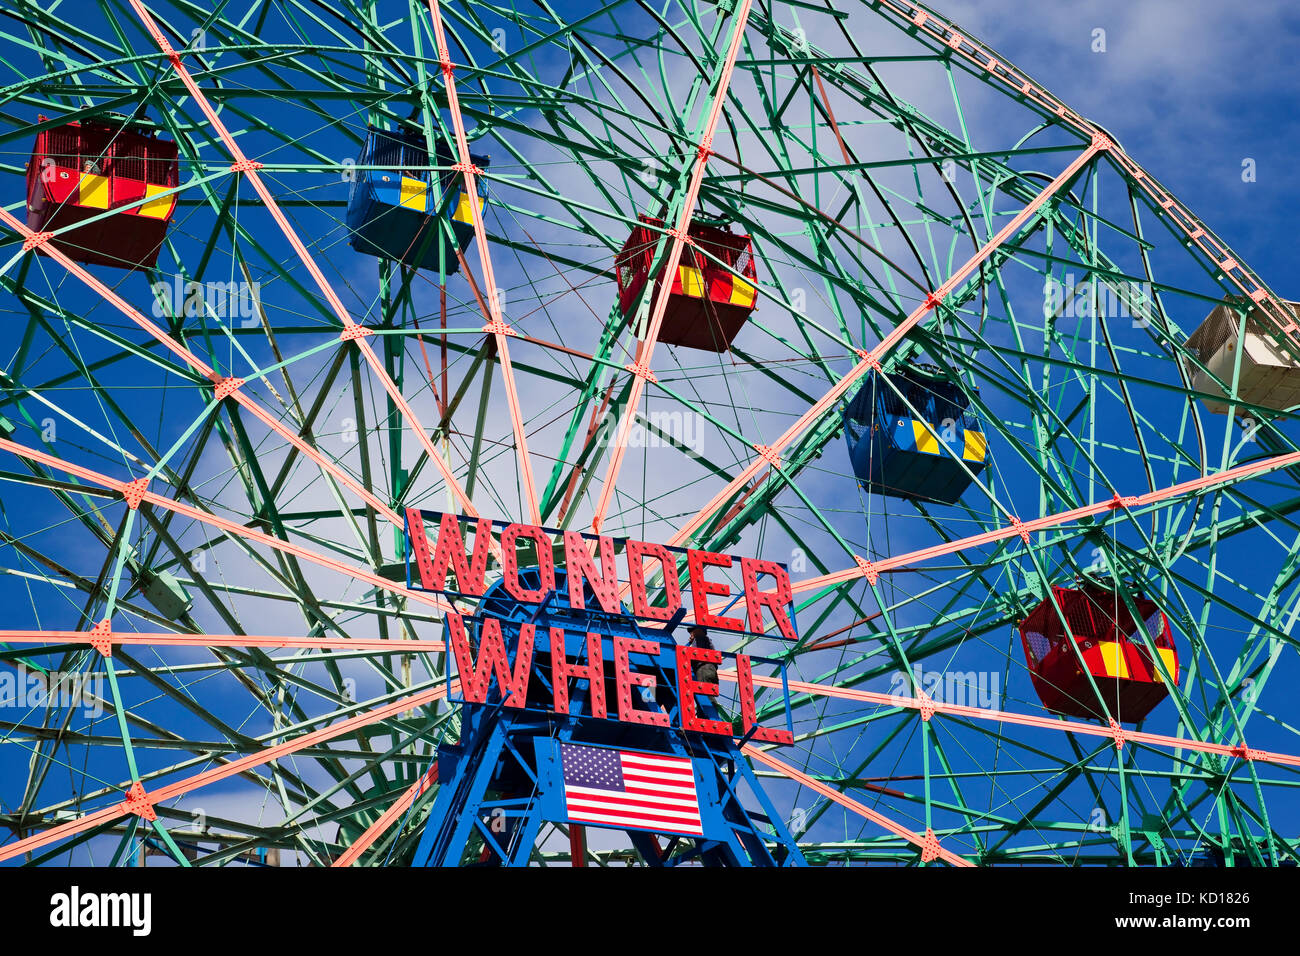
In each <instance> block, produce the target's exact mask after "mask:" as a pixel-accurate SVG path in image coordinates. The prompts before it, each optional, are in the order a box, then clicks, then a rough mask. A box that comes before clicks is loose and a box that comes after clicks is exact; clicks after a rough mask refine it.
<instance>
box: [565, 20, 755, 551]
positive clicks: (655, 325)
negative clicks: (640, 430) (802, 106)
mask: <svg viewBox="0 0 1300 956" xmlns="http://www.w3.org/2000/svg"><path fill="white" fill-rule="evenodd" d="M750 6H751V0H740V3H739V5H738V6H737V7H736V10H735V12H734V14H733V17H734V22H733V24H732V28H731V29H732V34H731V43H730V45H729V46H728V47H727V56H726V59H725V61H724V62H723V66H722V72H721V73H720V74H719V76H718V89H717V92H716V93H715V94H714V96H713V102H712V103H711V104H710V107H709V116H708V120H707V121H706V122H705V124H704V138H703V140H702V141H701V142H700V145H699V148H698V150H697V152H696V158H695V168H694V169H693V170H692V172H691V179H690V183H689V184H688V186H687V189H686V198H685V200H684V202H683V204H682V211H681V215H680V216H679V218H678V220H677V227H676V228H675V229H670V230H668V234H669V236H671V237H672V243H671V245H670V246H669V248H668V262H667V263H666V264H665V265H664V268H663V273H662V275H663V276H664V281H663V282H661V283H660V284H659V286H658V289H657V291H656V292H655V299H654V308H653V311H652V312H651V315H650V327H649V328H648V329H647V330H646V337H645V340H644V341H642V342H639V343H638V344H637V352H636V360H635V361H634V362H633V363H632V364H631V365H629V366H628V371H630V372H631V373H632V387H631V389H630V390H629V392H628V398H627V407H626V408H624V409H623V413H622V415H621V417H620V418H619V423H618V430H617V431H616V432H615V433H614V444H613V448H612V450H611V452H610V459H609V467H608V469H607V470H606V472H605V484H604V486H603V487H602V488H601V492H600V500H599V501H598V502H597V504H596V514H595V517H594V518H593V519H592V522H591V527H592V530H593V531H595V532H597V533H599V532H600V528H601V525H602V524H604V521H605V516H606V514H607V513H608V511H609V504H610V501H612V500H613V497H614V489H615V487H616V486H617V484H618V473H619V470H620V469H621V468H622V465H623V456H624V454H625V453H626V451H627V436H628V432H629V431H630V430H631V428H632V422H633V420H634V419H635V416H636V410H637V407H638V406H639V405H640V403H641V394H642V392H643V391H644V390H645V385H646V382H647V381H650V380H652V379H653V377H654V373H653V372H652V371H651V368H652V366H651V364H650V363H651V359H652V358H653V356H654V351H655V345H656V344H657V343H658V341H659V331H660V329H661V327H662V326H663V321H664V315H665V314H666V313H667V311H668V302H669V300H670V299H671V298H672V287H673V281H672V277H673V276H675V275H676V274H677V266H678V264H679V263H680V262H681V259H682V246H683V245H684V244H685V243H686V242H688V241H690V240H689V231H690V227H691V219H692V218H693V217H694V215H695V204H696V202H697V200H698V198H699V193H700V185H701V184H702V183H703V182H704V168H705V165H706V164H707V163H708V161H709V155H710V154H711V153H712V152H713V135H714V133H715V132H716V130H717V126H718V118H719V117H720V116H721V115H722V105H723V103H725V102H726V99H727V90H728V88H729V87H730V85H731V75H732V73H733V71H734V70H735V67H736V56H737V54H738V53H739V52H740V43H741V40H743V39H744V34H745V24H746V23H747V22H748V21H749V9H750Z"/></svg>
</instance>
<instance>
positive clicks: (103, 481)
mask: <svg viewBox="0 0 1300 956" xmlns="http://www.w3.org/2000/svg"><path fill="white" fill-rule="evenodd" d="M0 450H3V451H9V452H12V453H13V454H15V455H18V456H19V457H20V458H26V459H29V460H30V461H37V462H40V463H41V464H43V465H47V466H49V467H50V468H57V469H59V470H60V471H65V472H67V473H68V474H71V475H76V476H77V477H78V478H83V479H85V480H86V481H90V482H93V483H94V484H97V485H99V486H101V487H103V488H109V489H111V490H113V491H116V492H118V493H120V494H122V495H123V496H125V495H127V494H128V486H129V485H133V484H134V483H131V482H125V481H118V480H117V479H116V478H110V477H108V476H107V475H101V474H100V473H99V472H97V471H93V470H92V469H90V468H85V467H83V466H81V465H74V464H73V463H72V462H68V461H64V460H63V459H61V458H57V457H55V456H54V455H50V454H47V453H46V452H43V451H37V450H36V449H34V448H28V447H27V446H25V445H19V444H18V443H17V442H11V441H9V440H8V439H4V438H0ZM132 491H133V493H134V494H138V495H139V501H142V502H144V501H147V502H149V504H151V505H154V506H156V507H159V508H163V509H165V510H167V511H172V512H175V513H176V514H179V515H184V516H185V517H187V518H192V519H193V520H195V521H201V522H203V523H204V524H207V525H211V526H212V527H214V528H220V529H221V530H222V531H225V532H227V533H228V534H233V535H236V536H238V537H241V538H245V539H247V540H249V541H256V542H258V543H259V544H263V545H266V547H268V548H274V549H276V550H277V551H283V552H284V553H285V554H292V555H294V556H295V557H298V558H302V559H303V560H304V561H310V562H311V563H313V564H317V565H320V566H321V567H323V568H328V569H329V570H331V571H337V572H339V573H340V574H344V575H347V576H348V577H350V578H355V579H356V580H358V581H364V582H365V583H367V584H369V585H371V586H372V587H376V588H381V589H383V590H385V591H390V592H391V593H393V594H399V595H401V596H402V597H405V598H408V599H409V600H412V601H416V602H417V603H419V604H424V605H428V606H429V607H433V608H437V609H438V610H440V611H449V610H454V609H453V608H452V606H451V605H450V604H448V603H447V602H445V601H440V600H438V599H437V598H435V597H433V596H432V595H430V594H428V593H426V592H423V591H412V590H410V589H408V588H404V587H402V586H401V585H400V584H396V583H394V582H393V581H389V580H388V579H387V578H381V577H380V576H379V575H377V574H373V573H371V572H370V571H367V570H365V569H364V568H357V567H353V566H350V565H347V564H344V563H343V562H342V561H337V560H335V559H334V558H330V557H327V556H326V555H323V554H319V553H317V552H315V551H312V550H311V549H310V548H304V547H303V546H302V545H298V544H293V543H292V542H289V541H284V540H283V539H281V538H275V537H272V536H271V535H269V534H264V533H263V532H261V531H256V530H254V529H252V528H247V527H245V526H244V525H242V524H239V523H238V522H237V521H230V520H228V519H226V518H221V517H218V516H217V515H213V514H208V513H207V512H206V511H200V510H199V509H198V508H192V507H190V506H189V505H187V504H183V503H181V502H179V501H174V500H173V499H171V498H168V497H166V496H164V495H160V494H156V493H155V492H152V491H148V490H147V489H146V490H138V489H134V488H133V489H132Z"/></svg>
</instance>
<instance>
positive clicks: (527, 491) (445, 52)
mask: <svg viewBox="0 0 1300 956" xmlns="http://www.w3.org/2000/svg"><path fill="white" fill-rule="evenodd" d="M429 17H430V18H431V19H432V20H433V35H434V39H435V41H436V42H437V45H438V60H439V63H440V64H441V67H442V76H443V86H444V88H445V89H446V91H447V112H449V113H450V114H451V122H452V127H453V128H454V130H455V134H456V152H457V155H458V156H459V162H458V163H457V164H456V168H457V169H458V170H459V172H460V173H461V174H462V176H463V177H464V179H465V196H466V199H467V200H468V202H469V208H470V216H471V218H472V219H473V222H474V242H475V244H476V245H477V247H478V257H479V265H480V267H481V268H482V269H483V285H484V286H485V288H486V290H487V304H488V309H489V310H491V318H492V321H491V322H489V323H488V324H487V325H485V326H484V327H483V331H484V332H489V333H491V334H492V335H493V336H494V337H495V339H496V346H497V357H498V358H499V359H500V361H501V378H502V381H503V382H504V383H505V389H506V404H507V405H508V406H509V408H510V422H511V425H512V427H513V428H514V433H515V452H516V457H517V459H518V461H519V476H520V479H521V481H522V483H523V490H524V501H525V502H526V504H527V506H528V513H529V514H530V515H531V516H532V523H533V524H535V525H540V524H541V523H542V512H541V509H540V507H539V506H538V503H537V486H536V483H535V482H534V480H533V465H532V461H531V459H530V458H529V457H528V436H527V434H526V433H525V431H524V418H523V412H522V410H521V409H520V406H519V390H518V387H517V386H516V384H515V373H514V366H513V365H511V363H510V345H509V342H508V339H509V337H510V336H512V335H514V334H515V332H514V330H513V329H512V328H510V325H509V324H508V323H507V322H506V320H505V315H504V314H503V313H502V311H501V295H500V291H499V289H498V287H497V280H496V273H495V272H494V271H493V269H492V256H491V254H490V250H489V248H488V241H487V231H486V230H485V229H484V227H483V213H482V211H481V210H480V209H479V207H478V186H477V178H478V177H479V176H481V175H483V170H481V169H478V168H477V167H476V166H475V165H474V163H473V161H472V160H471V159H470V156H469V139H468V137H467V136H466V135H465V118H464V116H462V115H461V111H460V98H459V96H458V94H457V92H456V81H455V78H454V74H455V67H454V66H453V64H452V62H451V50H450V48H449V47H448V46H447V37H446V34H445V32H444V31H443V28H442V13H441V9H440V7H439V3H438V0H429Z"/></svg>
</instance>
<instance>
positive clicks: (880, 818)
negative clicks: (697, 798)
mask: <svg viewBox="0 0 1300 956" xmlns="http://www.w3.org/2000/svg"><path fill="white" fill-rule="evenodd" d="M742 749H743V750H744V752H745V754H746V755H747V756H748V757H749V758H750V759H751V760H757V761H758V762H759V763H762V764H766V765H767V766H769V767H771V768H772V769H773V770H775V771H776V772H777V773H779V774H781V775H783V776H785V777H789V778H790V779H791V780H793V781H795V782H796V783H799V784H802V785H803V786H805V787H807V788H808V789H809V790H812V791H814V792H816V793H819V794H821V795H822V796H823V797H825V798H826V799H827V800H830V801H832V802H834V803H838V804H839V805H840V806H842V807H844V808H845V809H848V810H852V811H853V812H854V813H856V814H858V815H859V816H862V817H866V818H867V819H868V820H870V821H871V822H872V823H875V824H877V825H878V826H881V827H884V828H885V829H886V830H888V831H889V832H890V833H892V834H894V835H895V836H900V837H902V838H903V839H904V840H906V841H907V842H908V843H912V844H915V845H916V846H918V847H920V848H921V849H922V850H926V849H927V848H928V847H929V845H930V844H929V841H927V840H926V838H925V837H924V836H922V835H920V834H918V833H914V832H913V831H911V830H909V829H908V828H907V827H905V826H903V825H902V824H901V823H895V822H894V821H893V820H891V819H889V817H887V816H885V815H884V814H883V813H879V812H877V811H875V810H872V809H871V808H870V807H868V806H866V805H865V804H862V803H859V802H858V801H857V800H854V799H853V798H852V797H849V796H845V795H844V794H842V793H840V792H839V791H838V790H836V789H835V788H834V787H828V786H827V785H826V784H824V783H822V782H821V781H820V780H815V779H813V778H812V777H810V776H808V774H806V773H804V772H803V771H802V770H798V769H796V768H794V767H792V766H790V765H789V764H788V763H786V762H785V761H783V760H778V759H777V758H775V757H773V756H772V755H771V754H770V753H768V752H767V751H765V750H759V749H758V748H757V747H755V746H754V745H753V744H745V746H744V747H743V748H742ZM935 855H936V856H937V857H938V858H939V859H941V860H943V861H944V862H945V863H949V864H951V865H952V866H974V865H975V864H974V863H972V862H970V860H967V859H963V858H962V857H960V856H958V855H957V854H956V853H953V852H952V851H951V850H946V849H944V848H943V847H938V848H937V852H936V853H935Z"/></svg>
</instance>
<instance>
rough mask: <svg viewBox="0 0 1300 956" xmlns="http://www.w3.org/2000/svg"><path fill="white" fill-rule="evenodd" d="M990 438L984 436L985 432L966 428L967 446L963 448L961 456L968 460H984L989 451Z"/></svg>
mask: <svg viewBox="0 0 1300 956" xmlns="http://www.w3.org/2000/svg"><path fill="white" fill-rule="evenodd" d="M988 447H989V443H988V439H987V438H985V437H984V433H983V432H977V431H974V430H973V429H970V428H968V429H966V447H965V448H963V449H962V452H961V456H962V457H963V458H965V459H966V460H967V461H983V460H984V455H985V454H986V453H987V452H988Z"/></svg>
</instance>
